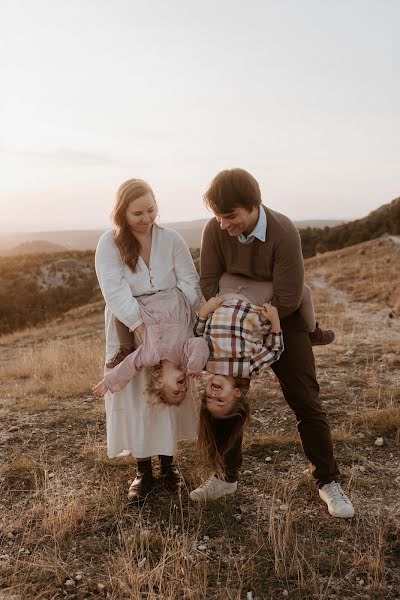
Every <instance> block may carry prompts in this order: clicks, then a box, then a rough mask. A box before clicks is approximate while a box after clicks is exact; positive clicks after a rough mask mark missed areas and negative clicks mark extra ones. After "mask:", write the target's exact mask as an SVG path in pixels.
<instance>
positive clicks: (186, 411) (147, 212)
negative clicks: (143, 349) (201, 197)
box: [96, 179, 201, 503]
mask: <svg viewBox="0 0 400 600" xmlns="http://www.w3.org/2000/svg"><path fill="white" fill-rule="evenodd" d="M156 216H157V204H156V201H155V197H154V194H153V191H152V189H151V188H150V186H149V185H148V184H147V183H146V182H144V181H142V180H140V179H129V180H128V181H125V183H123V184H122V185H121V186H120V188H119V189H118V191H117V195H116V200H115V206H114V210H113V222H114V229H113V230H110V231H107V232H106V233H104V234H103V235H102V237H101V238H100V240H99V243H98V246H97V250H96V273H97V278H98V280H99V284H100V288H101V291H102V293H103V296H104V299H105V302H106V309H105V328H106V363H107V364H112V363H113V360H115V358H116V356H117V355H118V353H119V351H120V343H119V339H118V336H117V330H116V323H115V319H114V317H116V318H117V319H118V320H119V321H120V322H121V323H123V324H124V325H126V326H127V327H129V330H130V331H132V332H133V333H134V335H135V340H136V343H137V344H140V343H141V341H142V339H143V336H144V335H145V325H144V324H143V322H142V319H141V316H140V310H139V304H138V301H137V299H136V298H138V297H142V298H144V297H146V296H148V295H150V294H153V293H155V292H159V291H162V290H168V289H171V288H175V287H176V288H178V289H180V290H181V292H182V293H183V294H185V296H186V298H187V299H188V301H189V303H190V305H191V306H192V307H194V306H195V305H196V304H197V302H198V301H199V299H200V295H201V293H200V287H199V278H198V275H197V272H196V269H195V267H194V264H193V260H192V257H191V255H190V252H189V249H188V247H187V246H186V244H185V242H184V240H183V239H182V237H181V236H180V235H179V234H178V233H177V232H176V231H173V230H172V229H166V228H164V227H161V226H159V225H157V223H155V219H156ZM147 385H148V380H147V376H146V373H145V372H143V371H142V372H140V373H139V374H138V375H136V376H135V377H134V378H133V379H132V380H131V381H130V382H129V384H128V385H127V386H126V387H125V388H124V389H123V390H122V391H120V392H115V393H111V392H110V391H108V392H107V394H106V397H105V404H106V419H107V447H108V455H109V456H110V457H113V456H117V455H120V454H126V453H129V452H131V453H132V454H133V456H134V457H135V458H136V461H137V475H136V478H135V480H134V481H133V483H132V485H131V486H130V488H129V492H128V498H129V499H130V500H132V501H135V502H138V503H141V502H142V501H143V500H144V499H145V498H146V496H147V494H148V493H149V492H150V490H151V488H152V487H153V483H154V479H153V474H152V467H151V456H152V455H156V454H157V455H158V456H159V457H160V464H161V475H162V476H163V479H164V481H165V483H166V485H167V486H168V487H169V488H171V489H178V488H179V487H180V486H181V485H182V484H183V479H182V476H181V474H180V473H179V471H178V469H177V468H176V467H175V466H174V464H173V455H174V453H175V451H176V445H177V441H178V440H180V439H184V438H191V437H195V435H196V407H195V404H194V393H195V386H194V384H193V382H191V383H190V384H189V386H188V391H187V394H186V397H185V399H184V401H183V402H182V403H181V404H180V406H171V405H168V404H154V403H150V402H148V401H147V396H146V386H147Z"/></svg>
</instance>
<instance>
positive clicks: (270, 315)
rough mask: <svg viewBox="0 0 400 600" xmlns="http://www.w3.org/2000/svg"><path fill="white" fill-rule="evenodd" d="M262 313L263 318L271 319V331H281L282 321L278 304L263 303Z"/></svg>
mask: <svg viewBox="0 0 400 600" xmlns="http://www.w3.org/2000/svg"><path fill="white" fill-rule="evenodd" d="M260 315H261V317H262V318H263V319H265V320H268V321H270V323H271V331H273V332H274V333H279V332H280V330H281V322H280V319H279V313H278V309H277V308H276V306H272V304H269V303H267V304H263V305H262V306H261V311H260Z"/></svg>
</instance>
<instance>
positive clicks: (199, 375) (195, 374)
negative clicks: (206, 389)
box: [189, 373, 201, 381]
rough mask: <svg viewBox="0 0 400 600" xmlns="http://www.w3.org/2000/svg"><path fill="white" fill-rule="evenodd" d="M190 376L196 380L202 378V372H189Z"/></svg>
mask: <svg viewBox="0 0 400 600" xmlns="http://www.w3.org/2000/svg"><path fill="white" fill-rule="evenodd" d="M189 377H190V378H191V379H195V380H196V381H197V380H198V379H200V378H201V373H189Z"/></svg>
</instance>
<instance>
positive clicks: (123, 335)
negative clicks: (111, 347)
mask: <svg viewBox="0 0 400 600" xmlns="http://www.w3.org/2000/svg"><path fill="white" fill-rule="evenodd" d="M114 324H115V329H116V330H117V336H118V340H119V345H120V347H121V348H133V347H134V346H135V343H134V340H133V333H132V332H131V331H129V327H127V326H126V325H124V324H123V323H121V321H119V320H118V319H117V317H114Z"/></svg>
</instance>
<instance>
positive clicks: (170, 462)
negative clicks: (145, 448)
mask: <svg viewBox="0 0 400 600" xmlns="http://www.w3.org/2000/svg"><path fill="white" fill-rule="evenodd" d="M158 457H159V459H160V479H161V482H162V483H163V484H164V485H165V486H166V487H167V488H168V489H169V490H170V491H171V492H178V491H179V490H181V489H182V488H183V487H184V486H185V480H184V479H183V477H182V474H181V472H180V471H179V469H178V468H177V467H176V466H175V465H174V457H173V456H168V455H165V454H159V456H158Z"/></svg>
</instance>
